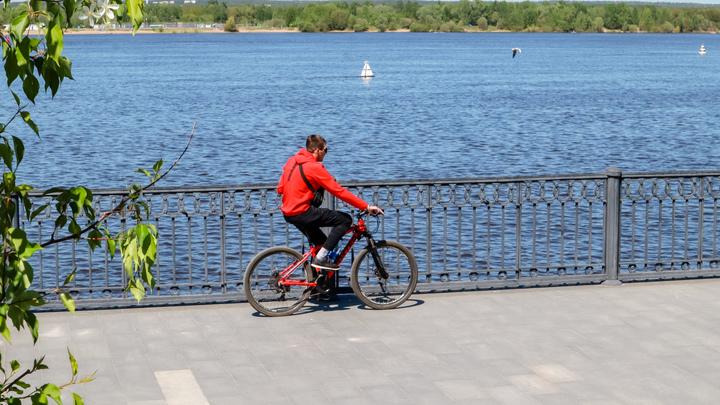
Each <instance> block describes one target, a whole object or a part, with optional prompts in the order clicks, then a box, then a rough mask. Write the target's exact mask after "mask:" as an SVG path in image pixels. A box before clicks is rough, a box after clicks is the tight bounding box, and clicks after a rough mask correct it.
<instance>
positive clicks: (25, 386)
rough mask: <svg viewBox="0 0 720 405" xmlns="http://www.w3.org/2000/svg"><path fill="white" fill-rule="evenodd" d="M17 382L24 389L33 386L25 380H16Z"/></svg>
mask: <svg viewBox="0 0 720 405" xmlns="http://www.w3.org/2000/svg"><path fill="white" fill-rule="evenodd" d="M15 384H17V385H19V386H20V388H22V389H24V390H26V389H28V388H30V387H32V385H30V384H28V383H26V382H24V381H18V382H16V383H15Z"/></svg>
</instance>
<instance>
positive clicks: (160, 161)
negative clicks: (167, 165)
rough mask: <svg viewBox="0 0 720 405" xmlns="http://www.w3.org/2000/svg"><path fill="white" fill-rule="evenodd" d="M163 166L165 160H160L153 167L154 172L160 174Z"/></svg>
mask: <svg viewBox="0 0 720 405" xmlns="http://www.w3.org/2000/svg"><path fill="white" fill-rule="evenodd" d="M162 165H163V160H162V159H160V160H158V161H157V162H155V164H154V165H153V170H154V171H155V173H157V172H159V171H160V169H162Z"/></svg>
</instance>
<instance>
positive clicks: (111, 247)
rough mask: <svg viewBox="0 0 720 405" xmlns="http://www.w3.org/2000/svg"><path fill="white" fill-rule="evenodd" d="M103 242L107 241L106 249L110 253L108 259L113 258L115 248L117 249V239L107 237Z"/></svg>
mask: <svg viewBox="0 0 720 405" xmlns="http://www.w3.org/2000/svg"><path fill="white" fill-rule="evenodd" d="M105 242H107V250H108V252H109V253H110V260H112V259H114V258H115V250H116V249H117V241H116V240H115V239H110V238H108V239H107V240H106V241H105Z"/></svg>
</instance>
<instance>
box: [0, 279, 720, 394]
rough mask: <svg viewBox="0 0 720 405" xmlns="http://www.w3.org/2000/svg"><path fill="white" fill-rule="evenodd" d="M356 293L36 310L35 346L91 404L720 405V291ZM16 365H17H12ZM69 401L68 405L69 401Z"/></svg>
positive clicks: (23, 340)
mask: <svg viewBox="0 0 720 405" xmlns="http://www.w3.org/2000/svg"><path fill="white" fill-rule="evenodd" d="M412 298H414V300H413V301H412V302H409V303H408V304H406V305H405V306H404V307H403V308H399V309H396V310H391V311H374V310H368V309H365V308H364V307H361V306H360V305H359V302H358V301H357V300H356V299H355V298H354V296H346V297H343V298H342V299H341V300H340V301H339V302H336V303H332V304H313V305H310V306H308V307H307V310H304V311H303V312H301V313H298V314H296V315H293V316H290V317H285V318H265V317H261V316H257V314H255V313H254V311H253V309H252V308H251V307H250V306H249V305H248V304H246V303H240V304H222V305H204V306H185V307H171V308H150V309H148V308H145V309H124V310H105V311H83V312H78V313H77V315H76V316H74V317H73V316H72V315H70V314H69V313H62V312H60V313H41V314H39V315H38V318H39V319H40V325H41V329H40V330H41V337H40V340H39V341H38V344H37V346H34V347H33V346H32V345H31V344H30V343H29V338H27V335H26V334H25V335H24V334H18V333H15V334H14V335H13V336H14V341H15V344H13V345H12V346H8V345H7V344H4V345H3V347H2V348H0V349H1V350H2V354H3V359H4V361H5V362H7V361H9V359H10V358H19V359H21V360H22V361H23V363H27V362H28V361H29V359H32V358H33V357H34V356H35V357H37V356H40V355H41V354H47V363H48V364H49V365H50V367H51V369H50V370H47V371H45V372H44V374H45V377H44V379H45V380H46V381H47V380H50V381H54V382H57V383H58V384H61V383H63V382H66V381H68V380H69V379H70V367H69V362H68V360H67V347H69V348H70V350H72V352H73V353H74V355H75V356H76V358H77V360H78V363H79V365H80V374H82V375H87V374H90V373H92V371H94V370H97V378H96V380H95V381H94V382H91V383H89V384H83V385H79V386H74V387H73V389H74V390H75V391H76V392H78V393H79V394H81V395H82V396H83V397H84V398H85V403H86V404H132V405H161V404H168V405H177V404H192V405H198V404H213V405H214V404H232V405H235V404H443V403H466V404H478V403H482V404H573V405H574V404H683V405H685V404H717V403H718V402H720V384H719V383H718V382H719V381H720V280H693V281H674V282H670V281H666V282H654V283H636V284H625V285H622V286H618V287H607V286H597V285H596V286H579V287H558V288H536V289H521V290H503V291H481V292H467V293H445V294H441V293H437V294H419V295H414V296H413V297H412ZM6 369H7V368H6ZM64 398H67V399H66V400H67V403H72V401H71V400H70V397H69V396H67V395H65V396H64Z"/></svg>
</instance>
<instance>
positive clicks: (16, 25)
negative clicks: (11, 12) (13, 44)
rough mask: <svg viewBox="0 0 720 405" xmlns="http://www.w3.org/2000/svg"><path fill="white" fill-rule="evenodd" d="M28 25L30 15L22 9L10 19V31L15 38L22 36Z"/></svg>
mask: <svg viewBox="0 0 720 405" xmlns="http://www.w3.org/2000/svg"><path fill="white" fill-rule="evenodd" d="M29 25H30V16H29V15H28V14H27V11H23V12H22V13H20V15H18V16H17V17H15V18H14V19H13V20H12V23H11V24H10V32H11V33H13V34H15V38H22V37H23V32H25V30H26V29H27V28H28V26H29Z"/></svg>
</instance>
